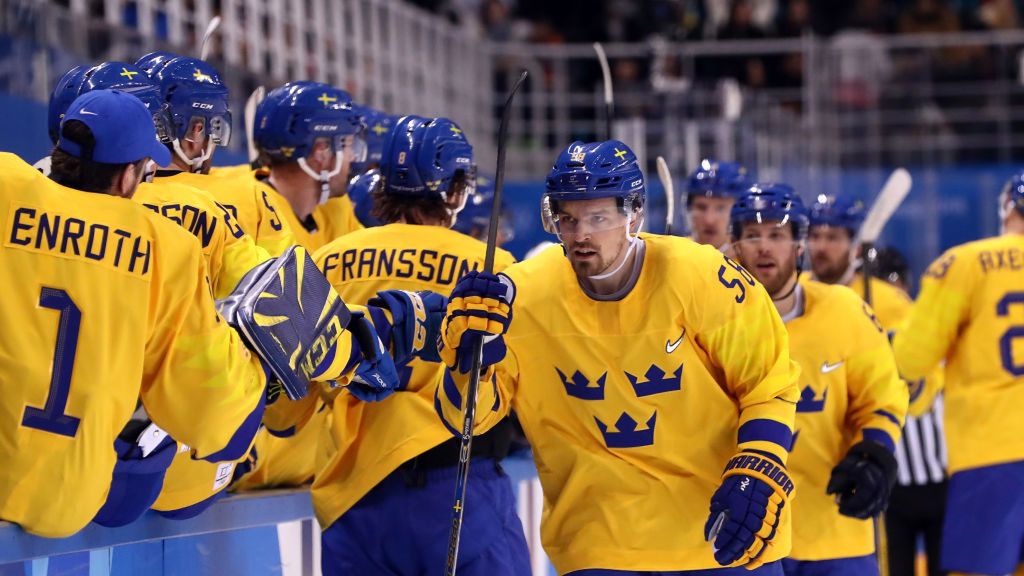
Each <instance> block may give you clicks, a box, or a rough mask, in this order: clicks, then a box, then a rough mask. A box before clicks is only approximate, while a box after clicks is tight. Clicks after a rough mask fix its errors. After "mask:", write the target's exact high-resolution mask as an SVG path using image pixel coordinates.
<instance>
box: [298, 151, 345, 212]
mask: <svg viewBox="0 0 1024 576" xmlns="http://www.w3.org/2000/svg"><path fill="white" fill-rule="evenodd" d="M343 162H344V158H342V155H341V154H335V155H334V168H332V169H330V170H321V171H320V173H319V174H317V173H316V172H315V171H313V169H312V168H310V167H309V163H308V162H306V159H305V158H299V168H302V171H303V172H305V173H306V175H307V176H309V177H310V178H312V179H313V180H316V181H317V182H319V183H320V201H319V202H318V204H323V203H324V202H327V200H329V199H330V198H331V178H334V177H335V176H337V175H338V174H339V173H340V172H341V165H342V163H343Z"/></svg>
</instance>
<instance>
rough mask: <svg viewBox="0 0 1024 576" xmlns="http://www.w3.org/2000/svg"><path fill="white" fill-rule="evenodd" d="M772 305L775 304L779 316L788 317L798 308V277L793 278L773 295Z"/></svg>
mask: <svg viewBox="0 0 1024 576" xmlns="http://www.w3.org/2000/svg"><path fill="white" fill-rule="evenodd" d="M771 297H772V303H773V304H775V309H776V310H778V311H779V316H783V317H785V316H787V315H788V314H790V313H791V312H793V309H794V308H795V307H796V303H797V275H796V274H793V276H792V277H791V278H790V279H789V281H787V282H786V283H785V284H783V286H782V288H781V289H780V290H779V291H778V292H776V293H775V294H772V295H771Z"/></svg>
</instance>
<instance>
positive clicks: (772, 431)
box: [738, 418, 793, 452]
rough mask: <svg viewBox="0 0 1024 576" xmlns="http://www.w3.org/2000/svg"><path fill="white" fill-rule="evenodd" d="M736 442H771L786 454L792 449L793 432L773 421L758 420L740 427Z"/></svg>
mask: <svg viewBox="0 0 1024 576" xmlns="http://www.w3.org/2000/svg"><path fill="white" fill-rule="evenodd" d="M738 437H739V438H738V440H739V443H740V444H745V443H747V442H757V441H761V442H771V443H773V444H778V445H779V446H781V447H782V448H783V449H785V450H786V451H787V452H788V451H789V450H790V449H791V448H792V447H793V431H792V430H790V429H789V426H786V425H785V424H783V423H781V422H776V421H775V420H767V419H764V418H758V419H756V420H751V421H749V422H747V423H746V424H744V425H743V426H740V430H739V434H738Z"/></svg>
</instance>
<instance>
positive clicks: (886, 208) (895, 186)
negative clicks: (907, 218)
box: [860, 168, 913, 242]
mask: <svg viewBox="0 0 1024 576" xmlns="http://www.w3.org/2000/svg"><path fill="white" fill-rule="evenodd" d="M911 186H913V180H912V179H911V177H910V173H909V172H907V171H906V169H904V168H897V169H896V170H893V173H892V174H891V175H890V176H889V179H888V180H886V182H885V186H883V187H882V191H881V192H879V193H878V198H876V199H875V203H874V204H873V205H872V206H871V211H870V212H868V215H867V218H865V219H864V224H863V225H862V226H861V227H860V241H861V242H875V241H877V240H878V237H879V236H881V235H882V230H883V229H884V228H885V225H886V223H887V222H888V221H889V219H890V218H892V215H893V214H894V213H895V212H896V210H897V209H898V208H899V207H900V204H902V203H903V200H904V199H905V198H906V197H907V194H909V193H910V188H911Z"/></svg>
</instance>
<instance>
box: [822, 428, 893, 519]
mask: <svg viewBox="0 0 1024 576" xmlns="http://www.w3.org/2000/svg"><path fill="white" fill-rule="evenodd" d="M895 484H896V458H895V457H893V455H892V454H891V453H890V452H889V450H888V449H886V447H885V446H882V445H881V444H879V443H878V442H872V441H871V440H864V441H862V442H859V443H857V444H855V445H854V446H853V447H852V448H850V451H849V452H847V453H846V457H845V458H843V459H842V460H841V461H840V462H839V464H838V465H837V466H836V467H835V468H833V469H832V477H831V478H830V479H829V481H828V487H827V488H826V492H827V493H828V494H835V495H836V502H838V503H839V513H840V514H842V515H843V516H850V517H851V518H858V519H860V520H865V519H867V518H871V517H872V516H876V515H878V514H880V513H881V512H883V511H884V510H885V509H886V507H887V506H888V505H889V495H890V494H891V493H892V487H893V486H894V485H895Z"/></svg>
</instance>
